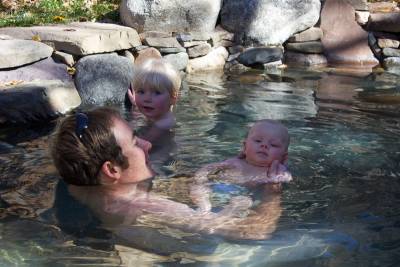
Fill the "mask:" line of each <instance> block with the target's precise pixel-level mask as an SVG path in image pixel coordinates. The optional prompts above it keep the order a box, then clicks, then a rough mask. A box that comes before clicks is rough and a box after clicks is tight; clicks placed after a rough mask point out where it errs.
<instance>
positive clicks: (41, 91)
mask: <svg viewBox="0 0 400 267" xmlns="http://www.w3.org/2000/svg"><path fill="white" fill-rule="evenodd" d="M80 104H81V99H80V97H79V94H78V92H77V91H76V89H75V86H74V84H73V83H64V82H62V81H59V80H37V81H32V82H25V83H20V84H17V85H11V86H4V85H3V86H0V123H6V122H7V123H25V122H29V121H39V120H40V121H41V120H43V119H51V118H54V117H56V116H57V115H60V114H65V113H66V112H68V111H69V110H71V109H73V108H76V107H77V106H79V105H80Z"/></svg>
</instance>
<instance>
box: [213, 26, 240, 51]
mask: <svg viewBox="0 0 400 267" xmlns="http://www.w3.org/2000/svg"><path fill="white" fill-rule="evenodd" d="M233 38H234V34H233V33H231V32H228V31H227V30H225V29H224V28H222V27H221V26H219V25H218V26H217V27H216V28H215V30H214V31H213V32H212V33H211V44H212V46H213V47H218V46H224V47H227V46H232V44H233ZM227 41H228V42H227ZM226 44H228V45H226Z"/></svg>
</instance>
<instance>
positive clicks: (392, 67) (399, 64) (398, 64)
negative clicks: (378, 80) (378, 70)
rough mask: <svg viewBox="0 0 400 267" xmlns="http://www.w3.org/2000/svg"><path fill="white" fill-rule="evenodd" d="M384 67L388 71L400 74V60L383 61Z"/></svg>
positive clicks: (387, 59) (396, 58)
mask: <svg viewBox="0 0 400 267" xmlns="http://www.w3.org/2000/svg"><path fill="white" fill-rule="evenodd" d="M383 67H384V68H385V70H386V71H388V72H391V73H396V74H400V58H399V57H388V58H385V59H384V60H383Z"/></svg>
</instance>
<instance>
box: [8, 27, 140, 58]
mask: <svg viewBox="0 0 400 267" xmlns="http://www.w3.org/2000/svg"><path fill="white" fill-rule="evenodd" d="M0 34H7V35H10V36H12V37H14V38H19V39H32V37H34V36H35V38H40V39H41V40H42V41H43V42H46V43H50V44H52V46H54V48H55V49H56V50H58V51H64V52H67V53H70V54H72V55H80V56H81V55H89V54H96V53H104V52H114V51H117V50H123V49H130V48H132V47H135V46H139V45H141V42H140V38H139V35H138V33H137V32H136V31H135V30H134V29H132V28H129V27H124V26H120V25H115V24H107V23H95V22H74V23H71V24H65V25H52V26H34V27H8V28H0Z"/></svg>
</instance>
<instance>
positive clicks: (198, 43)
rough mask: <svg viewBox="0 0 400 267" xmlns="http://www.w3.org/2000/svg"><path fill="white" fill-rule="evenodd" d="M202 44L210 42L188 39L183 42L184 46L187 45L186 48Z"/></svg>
mask: <svg viewBox="0 0 400 267" xmlns="http://www.w3.org/2000/svg"><path fill="white" fill-rule="evenodd" d="M202 44H208V43H207V42H205V41H188V42H182V46H183V47H185V48H188V47H193V46H196V45H202Z"/></svg>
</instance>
